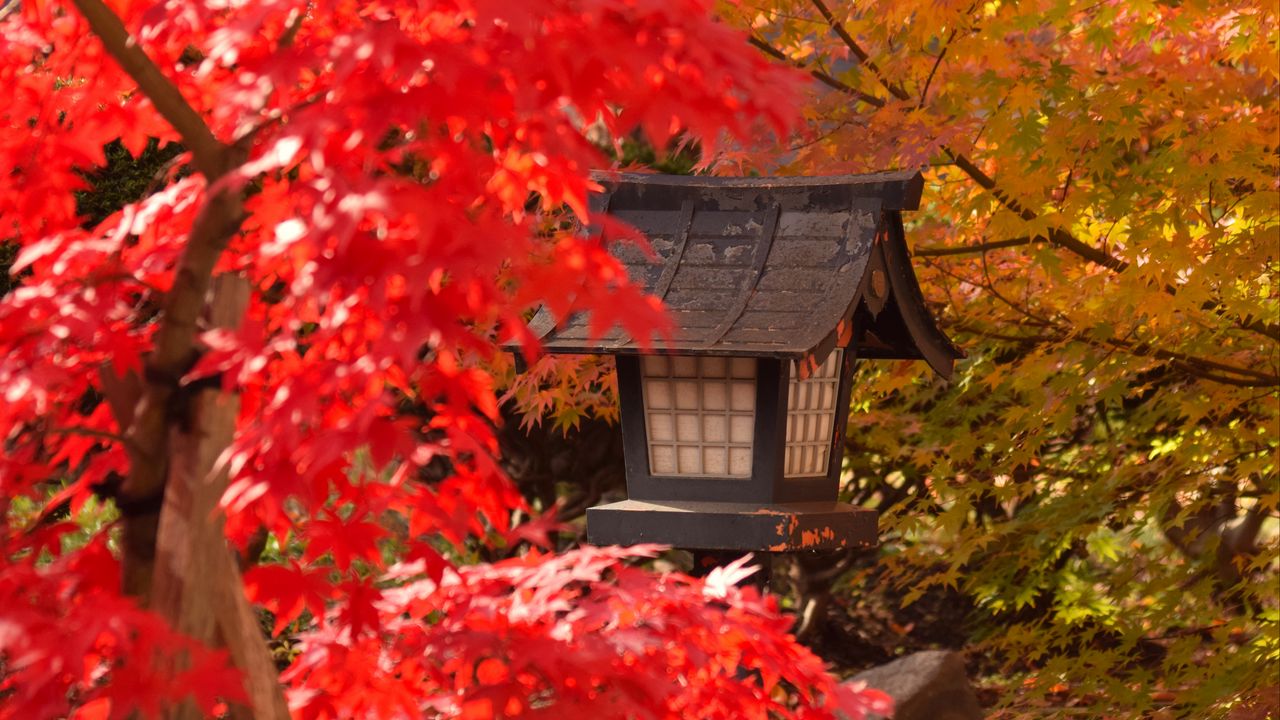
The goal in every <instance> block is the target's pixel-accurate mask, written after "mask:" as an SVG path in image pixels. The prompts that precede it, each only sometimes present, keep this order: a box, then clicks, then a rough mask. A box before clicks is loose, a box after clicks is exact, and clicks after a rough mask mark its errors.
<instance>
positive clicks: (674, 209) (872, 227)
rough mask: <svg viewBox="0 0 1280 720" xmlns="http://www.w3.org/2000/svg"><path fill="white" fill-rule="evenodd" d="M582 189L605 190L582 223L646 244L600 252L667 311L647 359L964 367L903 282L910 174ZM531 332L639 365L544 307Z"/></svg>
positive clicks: (700, 179)
mask: <svg viewBox="0 0 1280 720" xmlns="http://www.w3.org/2000/svg"><path fill="white" fill-rule="evenodd" d="M593 179H595V180H596V181H597V182H598V183H599V184H600V185H602V186H603V188H604V190H603V191H602V192H599V193H596V194H594V195H593V196H592V197H591V209H592V212H593V213H607V214H609V215H610V216H612V217H613V218H616V219H618V220H621V221H623V222H625V223H627V224H629V225H631V226H633V227H635V228H636V229H637V230H639V231H640V232H641V233H642V234H643V235H644V236H645V237H646V238H647V239H648V241H649V245H650V248H651V250H652V252H648V251H646V250H645V249H643V248H642V247H640V246H639V245H637V244H636V243H633V242H614V243H612V244H611V251H612V252H613V253H614V255H615V256H616V257H617V258H618V259H619V260H621V261H622V263H623V265H625V266H626V268H627V271H628V273H629V274H630V276H631V279H632V281H633V282H636V283H637V284H639V285H641V286H643V288H644V289H645V291H646V292H647V293H649V294H651V295H655V296H657V297H658V298H660V299H661V300H662V301H663V303H664V304H665V305H666V306H667V308H668V310H669V312H670V316H671V319H672V320H673V325H674V329H673V335H672V337H670V338H659V339H656V340H655V342H654V345H655V346H656V348H657V349H658V351H660V352H669V353H673V354H684V355H720V356H729V357H735V356H750V357H775V358H792V359H797V360H806V359H812V358H817V362H820V361H821V358H822V357H825V355H826V354H827V353H829V352H830V350H831V349H832V348H833V347H835V346H836V345H840V346H844V347H852V348H853V350H854V352H856V353H857V356H858V357H864V358H887V359H893V358H900V359H924V360H927V361H928V362H929V364H930V365H931V366H932V367H933V368H934V370H936V371H937V372H939V373H940V374H943V375H946V376H949V375H950V372H951V367H952V364H953V362H954V361H955V360H956V359H958V358H960V357H963V354H962V353H961V352H960V351H959V350H957V349H956V347H955V346H954V345H952V343H951V341H950V340H948V339H947V337H946V336H945V335H944V334H943V333H942V332H941V331H940V330H939V329H938V327H937V325H936V324H935V322H934V320H933V317H932V315H931V314H930V312H929V310H928V308H927V307H926V306H925V303H924V298H923V296H922V295H921V293H920V288H919V285H918V284H917V282H916V278H915V273H914V272H913V271H912V269H911V263H910V257H909V253H908V250H907V246H906V242H905V239H904V236H903V228H902V216H901V211H902V210H914V209H915V208H916V207H918V205H919V202H920V193H921V190H922V187H923V180H922V178H921V176H920V173H918V172H914V171H907V172H885V173H875V174H868V175H843V176H829V177H787V178H781V177H739V178H724V177H705V176H696V177H689V176H672V175H651V174H637V173H618V172H597V173H593ZM530 330H531V331H532V332H533V334H534V335H535V336H537V337H538V338H539V339H540V341H541V343H542V345H543V347H544V349H545V350H546V351H547V352H551V353H579V354H588V353H589V354H637V353H641V352H646V350H645V349H644V348H643V347H642V346H641V345H640V344H639V343H638V342H636V340H635V339H634V338H632V337H631V336H630V335H628V334H627V333H626V332H625V331H624V330H622V329H621V328H619V327H614V328H613V329H611V330H610V331H609V332H608V333H606V334H605V335H603V336H593V335H592V333H591V332H590V330H589V328H588V317H587V316H586V315H585V314H579V315H575V316H572V317H570V318H567V319H566V320H565V321H564V322H559V323H557V318H555V317H554V316H553V315H552V314H551V313H550V312H548V311H547V309H546V308H543V309H542V310H540V311H539V312H538V313H537V314H536V315H535V316H534V318H533V319H532V321H531V322H530ZM647 352H653V349H650V350H647ZM801 365H802V366H804V365H813V362H812V361H810V362H802V363H801Z"/></svg>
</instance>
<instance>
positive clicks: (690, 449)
mask: <svg viewBox="0 0 1280 720" xmlns="http://www.w3.org/2000/svg"><path fill="white" fill-rule="evenodd" d="M641 374H642V375H643V387H644V415H645V428H646V431H647V432H646V434H647V435H648V442H649V472H650V473H652V474H653V475H663V476H672V477H681V476H688V477H742V478H745V477H750V476H751V462H752V447H753V445H754V440H755V437H754V436H755V410H756V361H755V359H754V358H725V357H688V356H674V357H668V356H658V355H650V356H646V357H644V358H643V359H642V361H641Z"/></svg>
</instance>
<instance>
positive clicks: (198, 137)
mask: <svg viewBox="0 0 1280 720" xmlns="http://www.w3.org/2000/svg"><path fill="white" fill-rule="evenodd" d="M72 2H74V3H75V6H76V9H77V10H79V11H80V14H81V15H83V16H84V19H85V20H87V21H88V22H89V27H90V28H91V29H92V30H93V34H94V35H97V36H98V39H99V40H101V41H102V44H103V45H104V46H105V47H106V49H107V52H108V53H110V54H111V57H113V58H115V61H116V62H117V63H119V64H120V67H121V69H123V70H124V71H125V72H126V73H128V75H129V77H131V78H133V81H134V82H136V83H138V89H139V90H141V91H142V94H143V95H145V96H146V97H147V99H148V100H150V101H151V104H152V105H154V106H155V108H156V111H157V112H159V113H160V115H161V116H162V117H163V118H164V119H165V120H166V121H168V123H169V124H170V125H172V126H173V129H174V130H177V131H178V134H179V135H181V136H182V143H183V144H184V145H186V146H187V148H188V149H190V150H191V153H192V155H193V156H194V157H195V163H196V167H197V168H199V169H200V172H202V173H203V174H204V175H205V177H208V178H213V177H216V176H219V175H221V174H222V173H223V172H225V171H226V166H225V165H224V164H223V162H224V157H223V149H224V147H223V145H222V143H220V142H218V139H217V138H216V137H214V135H213V132H212V131H211V130H210V129H209V126H208V125H207V124H205V122H204V118H202V117H201V116H200V113H198V112H196V111H195V109H194V108H192V107H191V105H190V103H188V102H187V99H186V98H184V97H183V96H182V92H181V91H179V90H178V87H177V86H176V85H174V84H173V82H172V81H170V80H169V78H167V77H165V75H164V73H163V72H161V71H160V68H159V67H157V66H156V64H155V62H153V61H152V60H151V58H150V57H148V56H147V54H146V53H145V52H143V51H142V48H141V47H140V46H139V45H138V43H137V40H136V39H135V38H133V37H132V36H131V35H129V31H128V30H127V29H125V26H124V23H123V22H121V21H120V18H119V17H118V16H117V15H116V14H115V13H114V12H112V10H111V8H109V7H107V6H106V4H104V3H103V2H102V0H72Z"/></svg>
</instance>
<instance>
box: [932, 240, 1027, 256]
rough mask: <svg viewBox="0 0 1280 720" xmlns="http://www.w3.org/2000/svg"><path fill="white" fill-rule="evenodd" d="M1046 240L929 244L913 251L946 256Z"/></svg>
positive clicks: (982, 251)
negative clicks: (974, 243) (950, 244)
mask: <svg viewBox="0 0 1280 720" xmlns="http://www.w3.org/2000/svg"><path fill="white" fill-rule="evenodd" d="M1043 242H1046V241H1045V239H1044V238H1041V237H1019V238H1011V239H1009V240H993V241H991V242H985V243H980V244H978V245H956V246H953V247H942V246H936V245H935V246H929V245H926V246H924V247H918V248H916V249H915V250H914V251H912V253H911V254H912V255H913V256H915V257H946V256H949V255H968V254H969V253H984V252H987V251H988V250H999V249H1000V248H1010V247H1019V246H1022V245H1035V244H1037V243H1043Z"/></svg>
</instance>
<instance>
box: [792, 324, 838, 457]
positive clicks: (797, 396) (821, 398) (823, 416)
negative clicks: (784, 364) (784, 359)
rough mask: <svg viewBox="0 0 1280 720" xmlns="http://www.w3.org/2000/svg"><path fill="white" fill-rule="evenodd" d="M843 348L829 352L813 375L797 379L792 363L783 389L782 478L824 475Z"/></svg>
mask: <svg viewBox="0 0 1280 720" xmlns="http://www.w3.org/2000/svg"><path fill="white" fill-rule="evenodd" d="M842 355H843V351H842V350H841V349H840V348H836V349H835V350H832V351H831V354H830V355H828V356H827V359H826V360H825V361H823V363H822V365H821V366H819V367H818V369H817V370H815V371H814V373H813V375H811V376H809V377H808V378H805V379H804V380H801V379H800V378H799V374H800V373H799V369H798V368H797V367H796V365H795V363H792V365H791V382H790V384H789V387H788V388H787V444H786V449H785V450H784V451H783V477H788V478H799V477H813V476H818V475H826V474H827V467H828V464H829V462H830V460H831V443H832V437H831V434H832V432H834V429H835V421H836V399H837V397H838V395H839V390H840V363H841V357H842Z"/></svg>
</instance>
